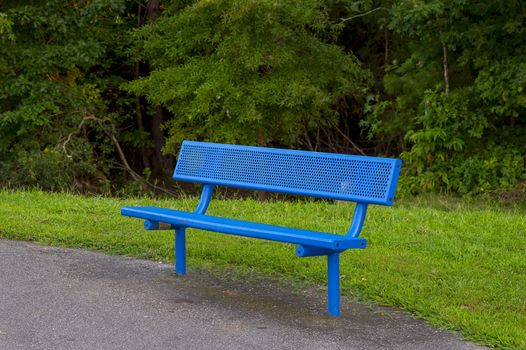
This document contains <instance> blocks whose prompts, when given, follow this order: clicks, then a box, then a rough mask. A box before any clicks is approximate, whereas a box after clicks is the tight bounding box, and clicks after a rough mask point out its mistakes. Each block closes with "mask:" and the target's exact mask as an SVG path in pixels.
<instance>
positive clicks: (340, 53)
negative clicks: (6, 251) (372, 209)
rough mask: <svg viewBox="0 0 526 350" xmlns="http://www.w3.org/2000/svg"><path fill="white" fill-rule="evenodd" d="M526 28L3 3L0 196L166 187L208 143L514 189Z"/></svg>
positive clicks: (373, 17)
mask: <svg viewBox="0 0 526 350" xmlns="http://www.w3.org/2000/svg"><path fill="white" fill-rule="evenodd" d="M525 18H526V3H524V2H522V1H506V2H501V1H484V2H476V1H469V0H455V1H452V0H430V1H423V0H418V1H415V0H397V1H384V0H382V1H363V0H362V1H351V0H304V1H294V0H277V1H276V0H273V1H270V0H230V1H227V0H207V1H205V0H200V1H198V0H194V1H192V0H172V1H160V0H149V1H147V0H142V1H130V0H118V1H115V0H75V1H58V0H49V1H40V0H34V1H30V0H26V1H6V0H3V1H0V77H1V79H2V80H1V82H2V84H0V183H1V184H3V185H7V186H39V187H42V188H45V189H51V190H56V189H62V188H66V189H67V188H77V189H81V190H89V191H115V190H118V189H121V190H122V189H123V188H124V189H125V190H126V191H130V190H134V189H138V188H139V187H138V186H136V185H134V184H140V185H150V187H154V188H158V187H159V186H158V182H157V181H164V180H165V179H166V178H167V175H168V174H169V173H170V171H171V168H172V167H173V164H174V159H173V156H174V155H175V154H176V152H177V150H178V146H179V145H180V142H181V140H183V139H199V140H211V141H221V142H231V143H242V144H257V145H269V146H278V147H293V148H303V149H311V150H321V151H333V152H350V153H361V154H375V155H387V156H401V157H402V158H403V159H404V161H405V167H404V171H405V173H404V177H403V179H402V184H403V186H402V187H403V189H404V190H405V191H407V192H413V193H416V192H421V191H449V192H454V193H460V194H475V193H483V192H488V191H492V190H494V189H499V188H513V187H516V186H517V185H518V184H519V183H520V182H521V181H524V180H525V155H526V144H525V143H524V142H523V140H524V139H525V137H526V91H525V90H524V89H525V86H526V26H524V25H523V23H524V21H525ZM129 179H131V180H133V182H132V185H129V183H130V182H129V181H127V180H129ZM161 186H163V185H161Z"/></svg>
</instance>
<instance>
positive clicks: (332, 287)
mask: <svg viewBox="0 0 526 350" xmlns="http://www.w3.org/2000/svg"><path fill="white" fill-rule="evenodd" d="M327 272H328V283H327V284H328V288H327V289H328V293H327V294H328V309H329V315H331V316H334V317H338V316H340V253H332V254H329V255H327Z"/></svg>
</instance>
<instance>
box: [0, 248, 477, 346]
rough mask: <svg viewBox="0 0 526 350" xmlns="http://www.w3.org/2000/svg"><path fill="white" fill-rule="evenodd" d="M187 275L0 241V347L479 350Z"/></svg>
mask: <svg viewBox="0 0 526 350" xmlns="http://www.w3.org/2000/svg"><path fill="white" fill-rule="evenodd" d="M190 269H191V266H190ZM190 272H191V274H190V275H189V276H188V277H178V276H175V275H174V274H173V273H172V268H171V266H169V265H166V264H160V263H156V262H152V261H143V260H134V259H129V258H123V257H114V256H107V255H103V254H99V253H94V252H88V251H83V250H75V249H62V248H53V247H45V246H40V245H35V244H31V243H25V242H14V241H5V240H0V349H5V350H10V349H24V350H29V349H75V350H80V349H126V350H132V349H148V350H149V349H185V350H186V349H317V350H318V349H405V350H409V349H434V350H436V349H448V350H452V349H477V348H478V347H475V346H474V345H472V344H470V343H467V342H464V341H461V340H459V338H458V337H456V336H454V335H452V334H450V333H447V332H442V331H437V330H434V329H432V328H431V327H429V326H427V325H426V324H425V323H424V322H422V321H419V320H415V319H413V318H411V317H410V316H408V315H406V314H405V313H402V312H398V311H395V310H392V309H386V308H379V307H369V306H365V305H360V304H356V303H352V304H351V305H349V304H350V303H349V301H348V300H345V301H344V302H343V304H345V306H346V307H345V308H344V310H343V317H342V318H339V319H332V318H329V317H327V316H325V314H324V310H325V296H324V295H323V293H320V292H318V291H315V290H298V289H297V288H296V289H294V288H289V287H287V286H284V285H283V284H282V283H281V284H280V283H278V282H275V281H274V282H270V281H268V280H267V281H261V279H259V280H260V281H259V282H258V281H256V282H251V283H246V284H244V283H243V282H244V281H242V280H243V278H239V277H238V278H234V277H232V278H230V280H229V281H227V280H228V278H226V279H225V280H223V279H222V280H218V279H217V278H215V277H213V276H212V275H210V274H208V273H206V272H202V271H201V272H195V271H194V272H193V273H192V270H190ZM240 279H241V280H240ZM256 280H257V279H256ZM233 281H237V284H236V283H235V282H233ZM254 283H255V284H254Z"/></svg>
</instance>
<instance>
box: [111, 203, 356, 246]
mask: <svg viewBox="0 0 526 350" xmlns="http://www.w3.org/2000/svg"><path fill="white" fill-rule="evenodd" d="M121 214H122V215H125V216H131V217H135V218H140V219H144V220H151V221H154V222H166V223H169V224H171V225H173V226H174V227H184V228H186V227H191V228H196V229H201V230H206V231H215V232H222V233H227V234H232V235H237V236H245V237H252V238H260V239H266V240H271V241H278V242H285V243H293V244H301V245H306V246H311V247H318V248H325V249H331V250H334V251H343V250H346V249H349V248H365V247H366V240H365V239H363V238H358V237H352V238H351V237H344V236H341V235H338V234H331V233H325V232H316V231H309V230H301V229H295V228H290V227H282V226H274V225H268V224H261V223H256V222H250V221H242V220H236V219H229V218H223V217H218V216H211V215H205V214H197V213H190V212H186V211H180V210H174V209H166V208H158V207H123V208H122V209H121Z"/></svg>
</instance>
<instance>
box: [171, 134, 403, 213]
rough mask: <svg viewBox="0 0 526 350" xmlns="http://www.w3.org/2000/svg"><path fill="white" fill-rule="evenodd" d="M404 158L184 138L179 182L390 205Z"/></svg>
mask: <svg viewBox="0 0 526 350" xmlns="http://www.w3.org/2000/svg"><path fill="white" fill-rule="evenodd" d="M401 164H402V162H401V161H400V160H399V159H391V158H377V157H363V156H354V155H344V154H336V153H321V152H308V151H294V150H286V149H276V148H266V147H251V146H237V145H226V144H217V143H209V142H195V141H184V142H183V145H182V148H181V152H180V153H179V158H178V160H177V166H176V168H175V172H174V176H173V178H174V179H175V180H182V181H190V182H199V183H205V184H214V185H223V186H232V187H240V188H248V189H254V190H264V191H272V192H284V193H291V194H300V195H306V196H314V197H322V198H331V199H340V200H348V201H355V202H364V203H374V204H383V205H391V204H392V202H393V197H394V192H395V189H396V183H397V181H398V175H399V173H400V166H401Z"/></svg>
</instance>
